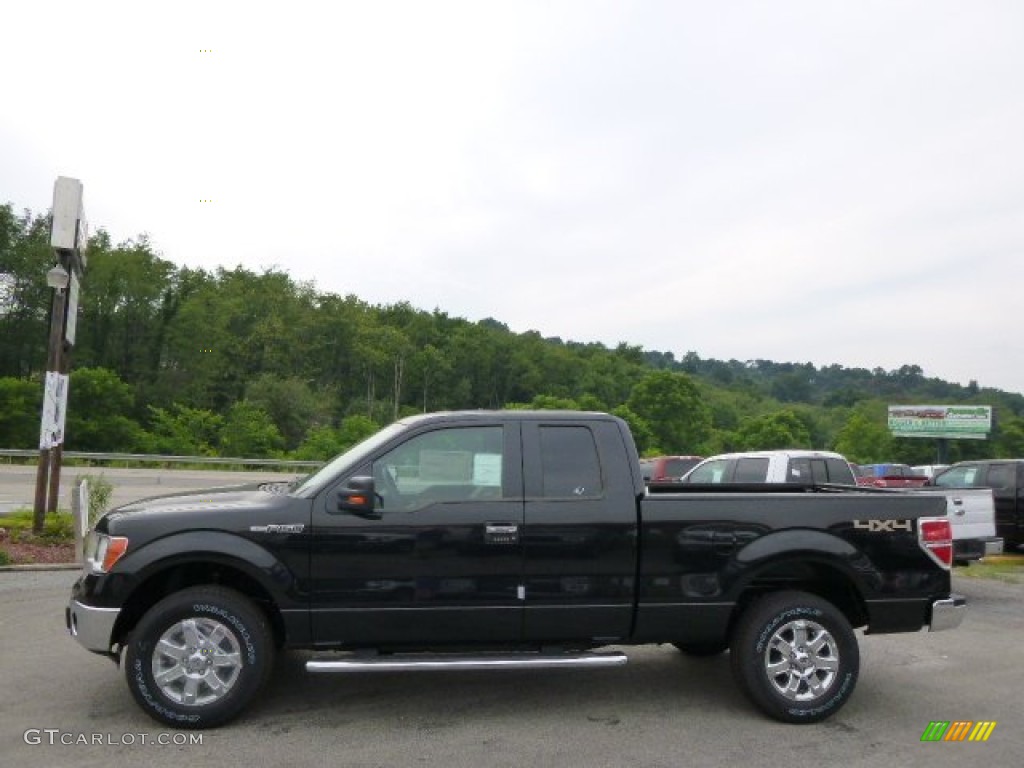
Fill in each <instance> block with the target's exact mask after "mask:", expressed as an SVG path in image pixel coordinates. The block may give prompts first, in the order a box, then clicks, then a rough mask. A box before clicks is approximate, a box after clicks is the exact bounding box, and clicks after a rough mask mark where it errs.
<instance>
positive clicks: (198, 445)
mask: <svg viewBox="0 0 1024 768" xmlns="http://www.w3.org/2000/svg"><path fill="white" fill-rule="evenodd" d="M149 410H150V428H149V435H148V444H149V450H150V451H155V452H156V453H163V454H170V455H172V456H214V455H216V453H217V451H216V448H215V446H216V444H217V441H218V438H219V436H220V432H221V428H222V427H223V426H224V418H223V417H222V416H219V415H217V414H215V413H213V412H212V411H207V410H204V409H202V408H189V407H188V406H185V405H181V404H180V403H176V404H174V405H172V406H171V407H170V408H167V409H164V408H157V407H155V406H150V409H149ZM246 458H248V457H246Z"/></svg>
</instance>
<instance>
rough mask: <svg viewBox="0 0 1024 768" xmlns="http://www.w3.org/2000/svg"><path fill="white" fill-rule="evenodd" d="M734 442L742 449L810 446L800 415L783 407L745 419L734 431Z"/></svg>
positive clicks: (808, 436)
mask: <svg viewBox="0 0 1024 768" xmlns="http://www.w3.org/2000/svg"><path fill="white" fill-rule="evenodd" d="M736 444H737V447H738V448H739V449H740V450H744V451H768V450H775V449H779V448H810V447H811V435H810V432H809V431H808V430H807V427H806V426H805V425H804V422H803V421H801V419H800V417H798V416H797V415H796V414H795V413H794V412H793V411H791V410H789V409H784V410H781V411H776V412H775V413H769V414H765V415H763V416H756V417H754V418H748V419H745V420H744V421H743V422H742V423H741V424H740V427H739V429H738V430H737V431H736Z"/></svg>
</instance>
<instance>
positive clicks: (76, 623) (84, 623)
mask: <svg viewBox="0 0 1024 768" xmlns="http://www.w3.org/2000/svg"><path fill="white" fill-rule="evenodd" d="M119 613H121V610H120V609H119V608H95V607H93V606H91V605H85V603H80V602H79V601H78V600H75V599H74V598H72V599H71V602H70V603H68V607H67V608H65V609H64V621H65V623H66V624H67V627H68V632H70V633H71V636H72V637H73V638H75V640H77V641H78V642H79V643H81V644H82V645H83V646H84V647H85V648H88V649H89V650H90V651H93V652H95V653H105V654H108V655H109V654H110V646H111V642H110V637H111V635H112V634H113V633H114V623H115V622H116V621H117V616H118V614H119Z"/></svg>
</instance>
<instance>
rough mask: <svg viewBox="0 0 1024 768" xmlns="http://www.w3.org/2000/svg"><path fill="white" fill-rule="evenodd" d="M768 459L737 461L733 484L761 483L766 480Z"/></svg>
mask: <svg viewBox="0 0 1024 768" xmlns="http://www.w3.org/2000/svg"><path fill="white" fill-rule="evenodd" d="M768 461H769V460H768V457H764V458H758V459H739V460H737V462H736V475H735V476H734V477H733V482H735V483H763V482H765V481H766V480H767V479H768Z"/></svg>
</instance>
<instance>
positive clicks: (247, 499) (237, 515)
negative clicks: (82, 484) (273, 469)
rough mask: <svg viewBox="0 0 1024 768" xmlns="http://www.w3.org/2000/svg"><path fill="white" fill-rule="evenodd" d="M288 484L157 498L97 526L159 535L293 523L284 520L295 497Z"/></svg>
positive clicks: (116, 511) (121, 511) (129, 506)
mask: <svg viewBox="0 0 1024 768" xmlns="http://www.w3.org/2000/svg"><path fill="white" fill-rule="evenodd" d="M284 486H285V484H283V483H263V484H260V485H237V486H229V487H224V488H210V489H207V490H203V491H189V492H187V493H174V494H168V495H165V496H153V497H150V498H147V499H140V500H139V501H133V502H131V503H130V504H125V505H123V506H120V507H118V508H117V509H114V510H111V511H110V512H108V513H107V514H106V515H104V517H103V518H102V519H101V520H100V521H99V523H97V525H96V529H97V530H98V531H101V532H106V533H111V534H114V535H118V534H121V533H127V532H128V531H135V532H143V531H144V532H145V534H146V535H147V536H146V537H147V538H148V537H150V536H159V535H163V534H167V533H170V532H172V531H175V530H180V529H182V528H189V529H203V528H205V529H220V530H240V529H247V528H248V527H249V526H250V525H253V524H258V523H265V522H267V521H268V520H269V521H271V522H276V523H284V522H290V521H288V520H285V519H282V513H284V512H285V511H286V510H287V508H288V507H289V506H290V501H293V500H292V499H291V497H289V496H288V495H286V494H284V493H282V489H283V488H284Z"/></svg>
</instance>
